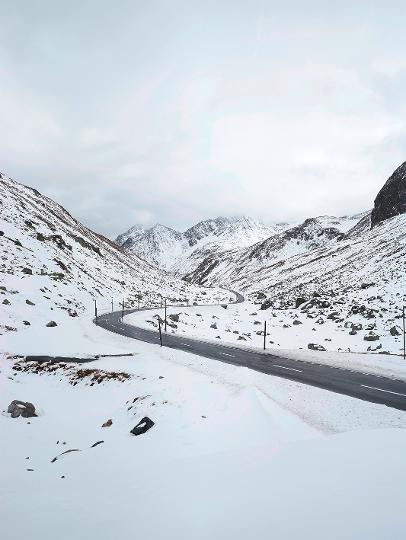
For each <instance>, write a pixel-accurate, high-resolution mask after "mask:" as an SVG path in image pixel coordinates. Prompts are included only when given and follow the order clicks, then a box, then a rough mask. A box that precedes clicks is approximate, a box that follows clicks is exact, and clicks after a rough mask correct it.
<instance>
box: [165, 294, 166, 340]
mask: <svg viewBox="0 0 406 540" xmlns="http://www.w3.org/2000/svg"><path fill="white" fill-rule="evenodd" d="M165 332H166V298H165Z"/></svg>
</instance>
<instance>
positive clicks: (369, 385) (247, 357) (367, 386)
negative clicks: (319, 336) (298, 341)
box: [98, 291, 406, 411]
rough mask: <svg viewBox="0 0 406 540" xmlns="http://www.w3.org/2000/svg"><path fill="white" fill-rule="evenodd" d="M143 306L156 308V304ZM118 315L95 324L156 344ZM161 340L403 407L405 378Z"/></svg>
mask: <svg viewBox="0 0 406 540" xmlns="http://www.w3.org/2000/svg"><path fill="white" fill-rule="evenodd" d="M233 292H234V291H233ZM235 294H236V295H237V300H236V303H239V302H242V301H243V300H244V297H243V296H241V295H240V294H238V293H235ZM183 307H185V306H183ZM202 307H204V306H202ZM144 309H155V310H156V309H157V308H156V307H155V308H144ZM135 311H137V309H129V310H125V311H124V315H127V314H130V313H133V312H135ZM121 315H122V313H121V311H114V312H112V313H105V314H103V315H100V316H99V317H98V325H99V326H101V327H102V328H105V329H106V330H109V331H111V332H115V333H116V334H120V335H123V336H127V337H129V338H133V339H138V340H140V341H145V342H147V343H154V344H158V345H159V333H158V331H157V330H155V331H154V330H146V329H143V328H138V327H136V326H133V325H130V324H127V323H126V322H125V319H124V321H122V320H121ZM162 341H163V346H164V347H167V348H169V349H178V350H181V351H186V352H190V353H193V354H197V355H199V356H203V357H205V358H210V359H213V360H219V361H221V362H225V363H227V364H233V365H236V366H245V367H248V368H250V369H254V370H256V371H259V372H261V373H266V374H268V375H275V376H277V377H282V378H284V379H289V380H292V381H297V382H300V383H304V384H308V385H311V386H316V387H318V388H323V389H324V390H330V391H332V392H336V393H338V394H344V395H347V396H351V397H354V398H358V399H362V400H365V401H370V402H372V403H380V404H383V405H387V406H388V407H393V408H396V409H400V410H403V411H406V382H403V381H400V380H396V379H389V378H386V377H380V376H377V375H367V374H364V373H358V372H356V371H349V370H345V369H339V368H334V367H330V366H324V365H320V364H313V363H310V362H304V361H301V360H292V359H288V358H283V357H281V356H276V355H274V354H266V353H265V352H259V351H258V352H253V351H250V350H244V349H242V348H238V347H233V346H232V345H222V344H217V343H213V344H212V343H207V342H205V341H199V340H197V339H191V338H185V337H183V336H177V335H175V334H167V333H165V332H162Z"/></svg>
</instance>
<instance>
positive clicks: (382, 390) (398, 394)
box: [361, 384, 406, 397]
mask: <svg viewBox="0 0 406 540" xmlns="http://www.w3.org/2000/svg"><path fill="white" fill-rule="evenodd" d="M361 386H363V387H364V388H369V389H370V390H379V391H380V392H387V393H388V394H395V395H396V396H404V397H406V394H400V393H399V392H393V391H392V390H384V389H383V388H376V387H375V386H367V385H366V384H361Z"/></svg>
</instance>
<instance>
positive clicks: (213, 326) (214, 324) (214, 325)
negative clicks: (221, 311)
mask: <svg viewBox="0 0 406 540" xmlns="http://www.w3.org/2000/svg"><path fill="white" fill-rule="evenodd" d="M210 328H213V329H214V330H217V324H216V323H215V322H214V323H213V324H211V325H210Z"/></svg>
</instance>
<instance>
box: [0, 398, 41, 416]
mask: <svg viewBox="0 0 406 540" xmlns="http://www.w3.org/2000/svg"><path fill="white" fill-rule="evenodd" d="M7 412H8V413H10V414H11V418H18V417H19V416H22V417H23V418H31V417H33V416H37V414H36V412H35V407H34V405H33V404H32V403H30V402H29V401H19V400H18V399H14V400H13V401H12V402H11V403H10V405H9V406H8V408H7Z"/></svg>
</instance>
